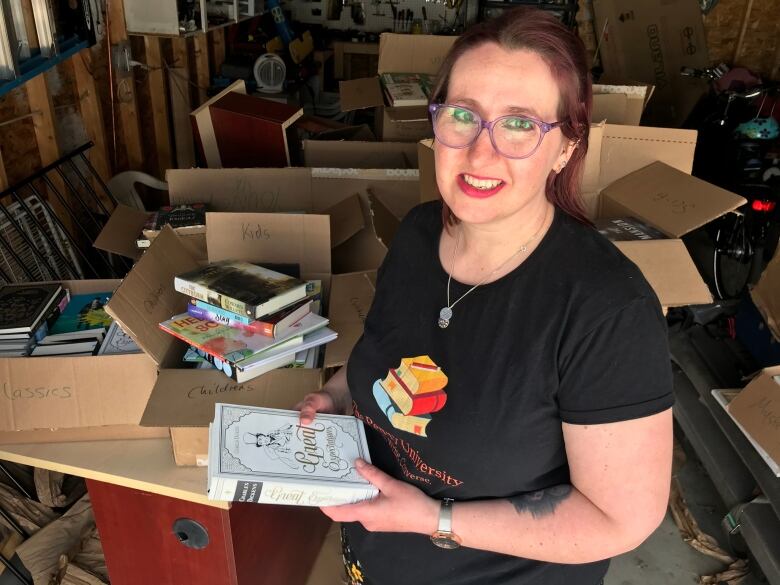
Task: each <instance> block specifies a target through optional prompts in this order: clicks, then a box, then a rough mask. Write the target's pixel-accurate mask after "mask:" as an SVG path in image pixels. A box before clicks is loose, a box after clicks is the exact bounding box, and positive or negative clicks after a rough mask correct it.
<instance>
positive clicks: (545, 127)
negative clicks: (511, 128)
mask: <svg viewBox="0 0 780 585" xmlns="http://www.w3.org/2000/svg"><path fill="white" fill-rule="evenodd" d="M440 108H459V109H461V110H466V111H468V112H471V113H472V114H474V115H475V116H477V118H478V119H479V131H478V132H477V134H476V135H475V136H474V138H473V139H472V140H471V142H469V143H468V144H464V145H463V146H450V145H449V144H447V143H446V142H444V141H443V140H442V139H441V138H439V137H438V136H436V124H435V122H434V120H435V117H436V111H437V110H439V109H440ZM428 112H429V113H430V115H431V125H432V126H433V134H434V136H436V140H438V141H439V142H441V143H442V144H443V145H444V146H446V147H447V148H457V149H463V148H470V147H472V146H474V143H475V142H476V141H477V139H478V138H479V135H480V134H482V131H483V130H484V129H485V128H487V131H488V136H490V144H492V145H493V150H495V151H496V152H497V153H498V154H500V155H501V156H503V157H504V158H509V159H512V160H522V159H524V158H528V157H530V156H533V154H534V153H535V152H536V151H537V150H539V146H541V144H542V140H544V137H545V136H546V135H547V133H548V132H550V131H551V130H554V129H555V128H560V127H561V126H563V125H564V124H565V123H566V122H568V120H560V121H558V122H545V121H543V120H538V119H536V118H534V117H533V116H527V115H525V114H523V115H518V114H507V115H506V116H499V117H498V118H495V119H493V120H483V119H482V116H480V115H479V112H475V111H474V110H472V109H471V108H467V107H465V106H457V105H455V104H429V105H428ZM519 117H521V118H524V119H526V120H530V121H531V122H533V123H534V124H536V125H537V126H539V130H541V132H540V133H539V141H538V142H537V143H536V146H534V147H533V150H531V152H529V153H528V154H524V155H523V156H509V155H507V154H504V153H503V152H501V149H499V148H498V146H496V140H495V138H494V137H493V127H494V126H495V125H496V123H497V122H500V121H501V120H505V119H506V118H519Z"/></svg>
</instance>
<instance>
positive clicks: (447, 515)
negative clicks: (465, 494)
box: [439, 498, 454, 532]
mask: <svg viewBox="0 0 780 585" xmlns="http://www.w3.org/2000/svg"><path fill="white" fill-rule="evenodd" d="M453 502H454V500H453V499H452V498H444V499H443V500H442V501H441V506H440V507H439V532H452V503H453Z"/></svg>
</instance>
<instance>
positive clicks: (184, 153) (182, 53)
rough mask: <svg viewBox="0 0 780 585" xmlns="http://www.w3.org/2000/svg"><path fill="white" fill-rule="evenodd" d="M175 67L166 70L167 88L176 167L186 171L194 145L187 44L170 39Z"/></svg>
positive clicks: (193, 162)
mask: <svg viewBox="0 0 780 585" xmlns="http://www.w3.org/2000/svg"><path fill="white" fill-rule="evenodd" d="M171 42H172V44H173V56H174V62H175V63H176V65H177V66H176V67H169V68H168V87H169V88H170V90H169V94H170V96H171V114H172V115H171V117H172V118H173V135H174V141H175V143H176V167H177V168H180V169H186V168H189V167H191V166H193V165H194V164H195V144H194V141H193V138H192V124H191V122H190V112H191V111H192V102H191V100H190V91H189V88H190V71H189V67H188V66H187V44H186V41H185V40H184V39H172V40H171Z"/></svg>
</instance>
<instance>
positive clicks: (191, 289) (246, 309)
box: [173, 276, 254, 315]
mask: <svg viewBox="0 0 780 585" xmlns="http://www.w3.org/2000/svg"><path fill="white" fill-rule="evenodd" d="M173 288H174V289H175V290H176V291H177V292H180V293H182V294H185V295H187V296H188V297H192V298H194V299H198V300H199V301H203V302H205V303H209V304H214V305H217V306H219V307H221V308H223V309H227V310H228V311H232V312H233V313H238V314H239V315H249V314H252V312H253V311H254V307H250V306H247V304H246V303H244V302H243V301H239V300H238V299H234V298H233V297H229V296H227V295H223V294H221V293H218V292H216V291H213V290H211V289H208V288H206V287H205V286H203V285H201V284H198V283H197V282H191V281H188V280H183V279H182V278H180V277H178V276H177V277H176V278H174V280H173Z"/></svg>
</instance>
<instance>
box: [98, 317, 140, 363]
mask: <svg viewBox="0 0 780 585" xmlns="http://www.w3.org/2000/svg"><path fill="white" fill-rule="evenodd" d="M125 353H141V348H140V347H138V346H137V345H136V343H135V341H133V338H132V337H130V336H129V335H128V334H127V333H125V332H124V331H123V330H122V328H121V327H120V326H119V323H118V322H117V321H114V322H113V323H111V327H109V328H108V332H107V333H106V336H105V338H103V341H102V342H101V343H100V349H99V350H98V355H121V354H125Z"/></svg>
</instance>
